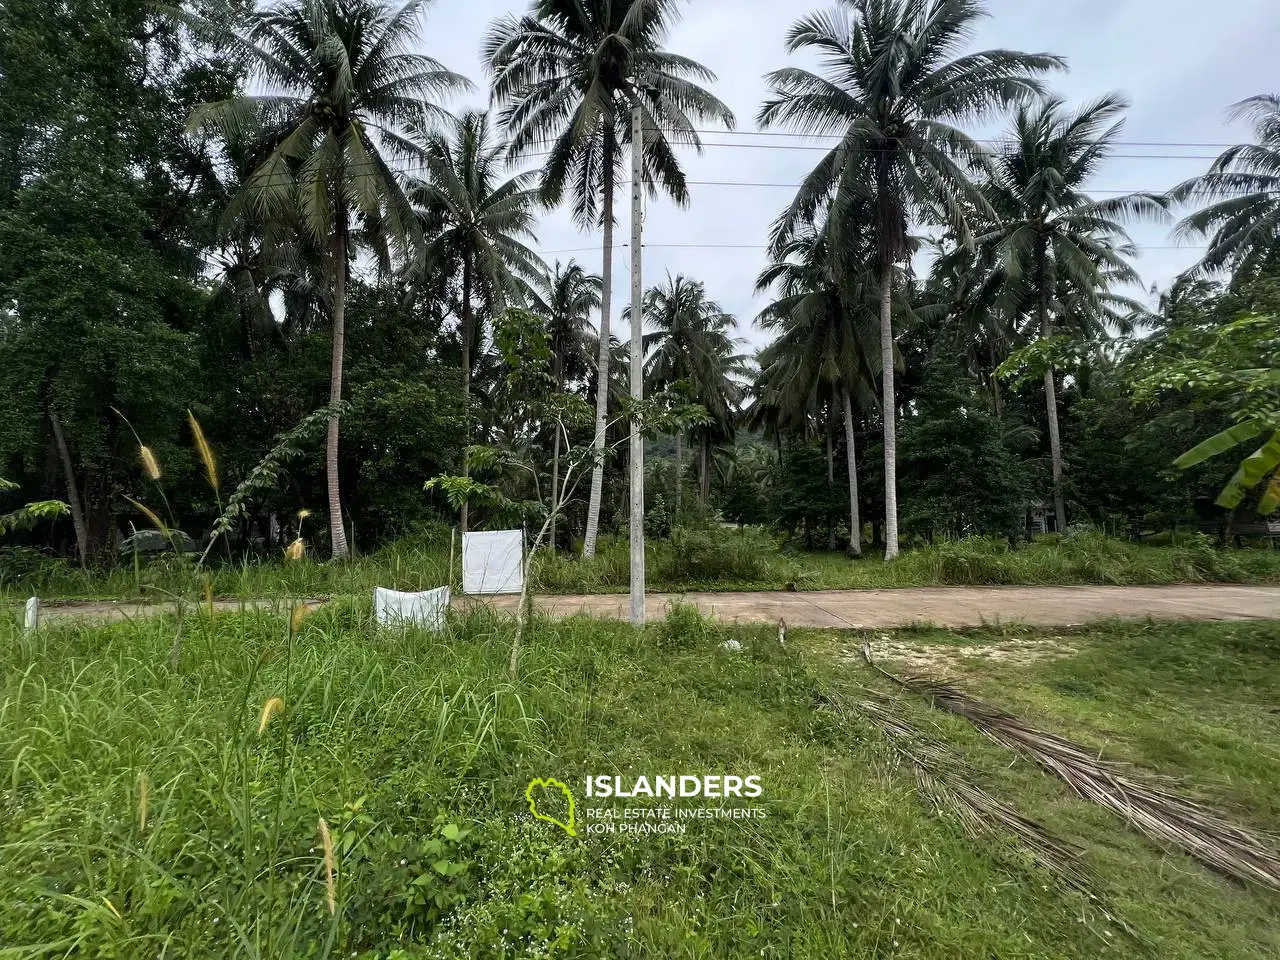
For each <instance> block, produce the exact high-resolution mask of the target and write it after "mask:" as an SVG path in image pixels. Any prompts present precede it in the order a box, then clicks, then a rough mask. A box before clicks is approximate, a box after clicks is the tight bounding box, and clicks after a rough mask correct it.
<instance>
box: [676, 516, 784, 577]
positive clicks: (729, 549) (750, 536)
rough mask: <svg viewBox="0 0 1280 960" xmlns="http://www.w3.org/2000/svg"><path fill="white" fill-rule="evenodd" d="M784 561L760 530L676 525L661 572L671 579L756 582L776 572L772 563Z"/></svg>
mask: <svg viewBox="0 0 1280 960" xmlns="http://www.w3.org/2000/svg"><path fill="white" fill-rule="evenodd" d="M771 561H773V563H772V564H771ZM781 562H785V561H784V560H783V557H782V555H781V554H780V553H779V551H778V547H777V545H776V544H775V543H774V542H773V541H772V540H770V539H769V537H768V536H766V535H765V534H763V533H761V532H759V531H756V530H750V531H748V530H742V531H733V530H727V529H725V528H717V527H696V528H695V527H677V528H676V529H674V530H672V531H671V542H670V544H669V546H668V550H667V551H666V553H665V556H664V557H663V562H662V563H661V565H660V570H659V571H658V572H659V575H660V577H661V578H662V579H663V580H665V581H667V582H669V583H712V582H721V581H732V580H737V581H747V582H754V581H759V580H765V579H768V578H770V575H771V574H775V575H776V573H775V571H773V570H771V566H773V565H776V564H777V563H781Z"/></svg>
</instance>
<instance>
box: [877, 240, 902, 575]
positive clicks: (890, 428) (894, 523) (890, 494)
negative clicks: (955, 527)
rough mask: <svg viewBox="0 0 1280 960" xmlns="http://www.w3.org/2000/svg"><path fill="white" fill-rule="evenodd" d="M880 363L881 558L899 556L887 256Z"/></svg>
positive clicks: (890, 291) (883, 271) (882, 283)
mask: <svg viewBox="0 0 1280 960" xmlns="http://www.w3.org/2000/svg"><path fill="white" fill-rule="evenodd" d="M880 362H881V364H882V365H883V367H884V370H883V371H882V374H881V389H882V392H883V394H884V403H883V407H884V558H885V560H892V559H893V558H894V557H896V556H897V555H898V425H897V401H896V399H895V396H894V387H893V262H892V261H891V260H890V259H889V258H888V257H887V256H886V257H884V258H883V260H882V263H881V278H880Z"/></svg>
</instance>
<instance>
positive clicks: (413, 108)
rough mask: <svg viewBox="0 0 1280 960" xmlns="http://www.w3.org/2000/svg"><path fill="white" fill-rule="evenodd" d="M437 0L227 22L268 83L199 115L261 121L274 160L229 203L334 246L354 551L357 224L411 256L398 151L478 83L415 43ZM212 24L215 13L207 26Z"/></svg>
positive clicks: (342, 536) (335, 323) (296, 0)
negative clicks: (448, 97)
mask: <svg viewBox="0 0 1280 960" xmlns="http://www.w3.org/2000/svg"><path fill="white" fill-rule="evenodd" d="M428 2H429V0H409V2H407V3H402V4H400V5H399V6H398V7H392V6H389V5H388V4H386V3H382V2H378V0H277V2H275V3H272V4H270V5H268V6H266V7H263V8H260V9H253V10H251V11H250V12H249V13H247V14H246V15H245V16H244V18H243V20H242V21H241V22H240V23H239V25H238V27H236V28H234V29H233V30H232V31H230V32H227V31H222V30H219V31H218V32H219V33H220V34H221V35H223V36H224V37H225V38H226V39H227V40H228V42H229V44H230V45H231V46H232V47H233V48H234V49H235V51H236V52H237V53H238V54H240V55H242V56H244V57H245V59H246V60H247V61H248V63H249V66H250V70H251V74H252V81H253V83H254V85H255V88H256V89H260V90H262V91H263V92H261V93H258V94H253V95H247V94H243V95H239V96H236V97H234V98H232V99H229V100H224V101H221V102H219V103H211V104H205V105H203V106H201V107H198V108H197V109H196V110H195V112H194V113H193V115H192V118H191V126H192V127H193V128H196V129H205V130H210V131H213V132H216V133H218V134H220V135H221V136H222V137H223V138H224V139H225V140H227V141H228V142H235V141H237V140H238V139H239V138H240V134H241V133H242V132H243V131H244V130H246V129H261V131H262V134H263V137H264V139H265V141H266V145H267V147H268V150H267V152H266V158H265V159H264V160H263V161H262V162H261V163H260V164H259V165H258V166H257V168H256V169H254V171H253V172H252V173H251V174H250V175H249V177H248V178H247V180H246V181H245V183H244V188H243V189H242V190H241V191H240V192H239V193H238V194H237V195H236V197H235V199H234V200H233V202H232V209H230V210H229V211H228V213H229V214H230V215H231V216H233V217H239V216H240V214H243V217H242V218H243V219H245V220H250V221H253V220H282V219H287V218H289V217H297V219H298V222H299V223H300V224H301V226H302V229H303V231H304V233H305V234H306V237H307V239H308V240H310V241H311V242H314V243H317V244H324V245H325V247H326V248H327V250H326V252H327V261H328V262H327V270H326V272H327V274H328V281H329V286H330V289H331V291H332V293H331V300H330V321H331V325H332V335H333V357H332V363H331V366H330V375H329V400H330V403H331V405H332V406H333V415H332V418H331V419H330V421H329V433H328V438H327V442H326V445H325V469H326V473H327V478H328V495H329V530H330V538H331V541H332V545H333V555H334V557H337V558H341V557H345V556H347V555H348V553H349V547H348V545H347V536H346V530H345V528H344V526H343V519H342V497H341V492H340V488H339V482H338V413H337V405H338V404H339V403H340V402H341V400H342V373H343V351H344V347H345V343H346V325H345V321H346V282H347V272H348V269H349V266H350V258H351V245H352V239H353V233H354V232H355V231H357V230H359V229H360V227H361V226H363V227H364V228H365V229H366V230H368V231H369V232H371V233H374V234H376V235H377V236H379V237H380V238H381V239H383V240H385V241H386V242H387V244H388V246H389V247H390V248H391V249H392V250H394V251H395V252H396V253H397V254H398V255H400V256H402V257H407V256H408V254H409V251H410V250H411V249H412V247H413V245H414V243H415V241H416V239H417V237H418V235H419V230H418V224H417V220H416V218H415V217H414V214H413V210H412V208H411V207H410V205H409V200H408V197H406V195H405V192H404V189H403V186H402V184H401V178H400V176H399V175H398V174H397V173H396V171H395V170H393V169H392V166H391V164H390V162H389V161H393V160H395V159H404V158H406V157H408V156H410V155H412V154H414V153H415V152H416V151H415V150H414V149H413V145H412V143H411V141H410V140H409V139H408V138H407V136H406V134H407V132H408V131H410V130H428V129H431V128H432V126H433V125H434V124H435V123H436V122H438V121H439V120H440V119H442V118H443V117H444V116H446V114H445V113H444V111H443V110H442V109H441V108H440V107H439V106H438V105H437V104H436V103H435V102H434V100H435V98H437V97H438V96H441V95H445V94H449V93H452V92H454V91H458V90H461V89H464V88H466V87H467V86H469V84H468V82H467V81H466V79H465V78H463V77H461V76H459V75H458V74H456V73H452V72H450V71H448V70H446V69H445V68H444V67H443V66H441V65H440V63H438V62H437V61H435V60H433V59H432V58H430V57H427V56H424V55H422V54H420V53H416V52H413V48H414V47H415V46H416V45H417V43H418V40H419V30H420V15H421V13H422V11H423V9H424V8H425V7H426V6H427V4H428ZM204 26H205V27H208V25H207V24H205V25H204Z"/></svg>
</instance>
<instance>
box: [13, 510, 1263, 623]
mask: <svg viewBox="0 0 1280 960" xmlns="http://www.w3.org/2000/svg"><path fill="white" fill-rule="evenodd" d="M215 560H216V558H215ZM459 565H460V561H459V559H458V557H457V555H456V553H455V555H454V557H453V564H452V568H451V566H450V533H449V531H448V530H447V529H444V528H441V529H439V530H436V531H435V532H434V533H431V534H425V535H422V536H419V537H416V538H412V539H407V540H403V541H400V542H397V543H393V544H391V545H389V546H387V547H385V548H383V549H381V550H378V551H377V552H375V553H372V554H369V555H367V556H363V557H358V558H356V559H354V560H351V561H349V562H345V563H327V562H320V561H317V560H315V559H314V558H310V557H308V558H305V559H303V560H299V561H291V562H287V563H286V562H282V561H271V562H261V563H239V564H235V563H227V562H214V563H211V564H210V565H209V567H208V568H206V569H196V567H195V565H194V564H193V563H192V562H191V561H189V560H185V559H183V558H181V557H177V556H167V557H162V558H159V559H156V560H152V561H149V562H141V561H140V562H139V563H138V565H137V566H134V565H133V564H132V563H125V564H124V565H123V566H121V567H119V568H117V569H115V570H112V571H107V572H103V571H82V570H80V569H78V568H76V567H74V566H71V565H68V564H67V563H66V562H65V561H52V560H45V561H39V562H36V561H28V562H27V563H26V564H25V565H23V566H21V567H20V566H18V565H16V564H12V563H11V564H9V565H8V566H6V565H5V562H4V558H3V556H0V601H7V602H8V603H9V604H13V603H14V602H16V601H19V600H22V599H24V598H25V597H27V596H29V595H31V594H32V593H37V594H39V595H40V596H41V597H44V598H46V599H59V598H61V599H68V598H84V599H119V598H130V599H147V598H150V599H155V600H165V599H167V598H168V597H169V596H172V595H182V596H186V597H188V598H196V597H199V596H201V595H203V594H204V591H205V589H206V587H207V588H208V589H211V590H212V591H213V592H214V593H215V594H216V595H218V596H226V597H240V598H244V599H254V598H261V597H327V596H343V595H359V594H364V595H368V594H369V593H371V592H372V590H373V588H374V587H375V586H384V587H392V588H395V589H400V590H425V589H430V588H433V587H437V586H441V585H443V584H445V583H447V582H451V581H452V582H454V583H455V585H456V584H457V581H458V577H459V573H458V570H459ZM646 571H647V573H648V577H649V589H651V590H655V591H662V592H673V593H677V592H684V591H691V590H783V589H797V590H837V589H856V588H876V587H923V586H937V585H956V586H959V585H980V584H1167V583H1202V582H1223V583H1267V582H1280V550H1271V549H1267V548H1265V547H1254V548H1246V549H1242V550H1235V549H1231V550H1220V549H1218V548H1216V547H1215V546H1213V545H1212V544H1211V543H1210V542H1209V540H1208V539H1207V538H1205V537H1203V536H1199V535H1196V536H1189V537H1186V538H1184V539H1182V540H1181V541H1180V542H1179V543H1178V544H1177V545H1174V546H1147V545H1140V544H1135V543H1130V542H1128V541H1124V540H1116V539H1111V538H1107V537H1104V536H1102V535H1101V534H1096V533H1083V534H1077V535H1073V536H1068V537H1064V538H1056V537H1049V538H1044V539H1041V540H1038V541H1035V542H1033V543H1029V544H1024V545H1021V546H1019V547H1017V548H1014V547H1011V546H1010V545H1009V543H1008V542H1007V541H1004V540H998V539H991V538H985V537H973V538H969V539H966V540H959V541H955V542H944V543H938V544H934V545H930V546H921V547H917V548H915V549H911V550H908V551H906V552H904V553H903V554H902V555H901V556H900V557H899V558H898V559H897V560H896V561H895V562H894V563H892V564H886V563H885V562H884V561H883V559H882V558H881V557H879V556H878V555H875V554H873V553H872V552H871V551H870V550H868V552H867V554H866V555H865V556H864V558H862V559H859V560H850V559H848V558H847V557H845V556H844V555H843V554H832V553H820V552H804V551H792V550H783V549H781V548H780V547H779V546H778V544H777V543H776V541H775V540H774V539H773V538H771V537H770V536H768V535H767V534H765V533H764V532H762V531H759V530H750V529H748V530H745V531H739V530H736V529H731V528H710V529H695V530H682V531H677V532H676V535H675V536H674V537H673V538H672V539H670V540H651V541H650V542H649V544H648V554H647V558H646ZM534 578H535V581H536V587H537V589H538V590H540V591H542V592H546V593H616V592H625V591H626V590H627V587H628V560H627V546H626V543H625V542H622V541H616V540H614V541H605V542H603V543H602V544H601V549H600V552H599V553H598V554H597V556H596V557H594V558H593V559H591V560H582V559H579V558H576V557H568V556H563V555H559V556H557V555H552V554H550V553H543V554H540V555H539V557H538V559H537V561H536V563H535V577H534Z"/></svg>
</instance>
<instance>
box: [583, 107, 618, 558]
mask: <svg viewBox="0 0 1280 960" xmlns="http://www.w3.org/2000/svg"><path fill="white" fill-rule="evenodd" d="M613 150H614V143H613V132H612V130H611V129H610V128H609V126H608V125H607V124H606V125H605V131H604V185H603V187H604V216H603V220H604V269H603V270H602V271H601V274H600V279H601V287H600V353H599V355H598V357H597V360H596V435H595V439H594V440H593V441H592V444H591V449H592V454H593V455H594V457H595V465H594V466H593V467H592V468H591V499H590V500H588V501H587V530H586V534H585V535H584V536H583V539H582V555H583V556H584V557H594V556H595V555H596V535H597V533H598V532H599V529H600V501H601V498H602V497H603V494H604V442H605V427H606V425H607V424H608V418H609V311H610V307H611V306H612V304H611V300H612V299H613Z"/></svg>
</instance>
